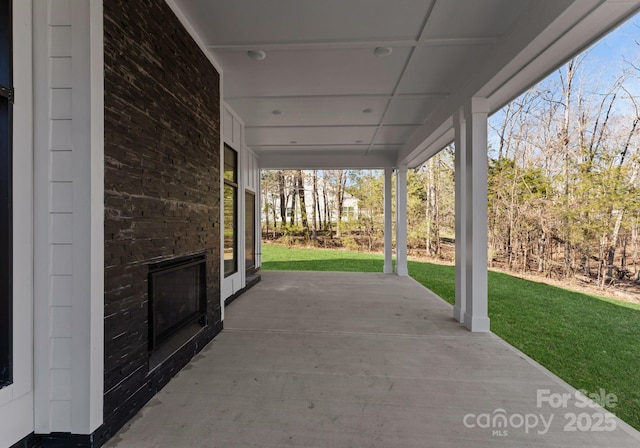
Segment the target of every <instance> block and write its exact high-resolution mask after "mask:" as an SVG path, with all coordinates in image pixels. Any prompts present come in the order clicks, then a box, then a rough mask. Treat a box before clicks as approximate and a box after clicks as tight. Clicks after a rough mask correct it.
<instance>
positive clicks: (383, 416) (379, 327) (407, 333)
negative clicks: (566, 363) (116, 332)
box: [106, 272, 640, 448]
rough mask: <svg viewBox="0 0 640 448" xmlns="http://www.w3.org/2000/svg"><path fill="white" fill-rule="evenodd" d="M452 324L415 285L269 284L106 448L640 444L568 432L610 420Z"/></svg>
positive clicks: (329, 277)
mask: <svg viewBox="0 0 640 448" xmlns="http://www.w3.org/2000/svg"><path fill="white" fill-rule="evenodd" d="M451 313H452V309H451V306H450V305H449V304H447V303H446V302H444V301H443V300H442V299H440V298H438V297H437V296H435V295H434V294H433V293H431V292H430V291H428V290H426V289H425V288H424V287H423V286H421V285H420V284H418V283H417V282H415V281H414V280H413V279H411V278H402V277H398V276H390V275H384V274H364V273H363V274H354V273H348V274H347V273H319V272H264V273H263V280H262V282H261V283H260V284H258V285H257V286H256V287H254V288H253V289H251V290H250V291H248V292H247V293H245V294H244V295H243V296H241V297H240V298H239V299H238V300H236V301H235V302H234V303H233V304H232V305H231V306H230V307H229V308H228V309H227V314H226V322H225V329H224V331H223V332H222V333H221V334H220V335H219V336H218V337H217V338H216V339H215V340H214V341H213V342H212V343H210V344H209V345H208V346H207V347H205V348H204V349H203V351H202V352H201V353H200V354H199V355H198V356H196V357H195V358H194V359H193V360H192V362H191V363H190V364H188V365H187V366H186V367H185V368H184V369H183V370H182V371H181V372H180V374H178V375H177V376H176V377H175V378H174V379H173V380H171V382H170V383H169V384H168V385H167V386H166V387H165V388H164V389H163V390H162V391H161V392H160V393H158V395H157V396H156V397H155V398H153V399H152V400H151V401H150V402H149V403H148V404H147V405H146V406H145V407H144V408H143V409H142V411H140V412H139V413H138V414H137V416H136V417H134V418H133V419H132V420H131V422H130V423H128V424H127V425H126V426H125V427H124V428H123V429H122V430H121V431H120V432H119V433H118V434H117V435H116V436H115V437H114V438H113V439H111V440H110V441H109V442H108V443H107V445H106V446H108V447H121V448H122V447H132V446H135V447H157V446H175V447H248V446H259V447H283V446H292V447H320V446H322V447H391V446H392V447H398V448H400V447H416V448H418V447H419V448H424V447H427V446H429V447H453V446H455V447H474V448H478V447H489V446H492V447H493V446H509V447H531V446H536V447H603V446H615V447H621V448H622V447H635V446H637V445H638V443H639V442H640V434H639V433H638V432H637V431H635V430H634V429H632V428H630V427H629V426H628V425H626V424H625V423H624V422H622V421H620V420H618V419H617V418H613V417H612V418H611V420H609V419H607V420H608V423H607V424H608V425H610V426H613V425H615V429H612V430H602V431H595V430H594V431H592V430H587V431H580V430H578V431H574V432H571V431H566V430H565V426H566V425H571V423H570V418H568V417H566V415H565V414H568V413H575V415H580V414H581V413H585V412H586V413H588V415H589V416H590V418H591V416H593V415H605V413H606V412H605V411H604V410H603V409H602V408H599V407H598V408H586V409H584V408H580V407H578V406H579V405H580V401H579V400H578V399H576V398H575V395H574V393H575V391H574V389H572V388H571V387H570V386H568V385H567V384H565V383H563V382H562V381H561V380H560V379H558V378H557V377H556V376H555V375H553V374H551V373H550V372H548V371H547V370H546V369H544V368H543V367H541V366H540V365H539V364H537V363H535V362H534V361H532V360H531V359H529V358H528V357H526V356H525V355H523V354H522V353H520V352H519V351H518V350H516V349H514V348H513V347H511V346H510V345H508V344H507V343H505V342H504V341H503V340H501V339H500V338H498V337H497V336H495V335H493V334H491V333H482V334H478V333H472V332H469V331H467V330H466V329H465V328H464V327H463V326H461V325H460V324H459V323H458V322H457V321H455V320H454V319H452V318H451ZM556 393H558V394H561V393H565V394H566V393H569V394H571V395H570V396H571V398H570V399H568V400H567V403H566V407H565V406H564V405H560V406H558V407H551V406H550V404H549V403H550V402H551V403H552V404H554V405H555V404H556V403H554V402H553V400H546V401H545V400H544V399H543V400H542V401H543V402H542V403H540V406H538V394H542V395H541V396H542V397H554V396H555V395H552V394H556ZM487 415H488V417H486V416H487ZM496 415H504V416H506V420H504V421H502V420H500V419H497V420H496V419H495V418H496ZM483 416H484V417H483ZM519 416H522V418H523V419H524V422H525V423H524V425H526V422H528V425H529V426H528V428H527V427H526V426H523V421H522V420H520V417H519ZM542 419H544V422H546V423H544V422H543V420H542ZM594 421H595V419H594ZM612 422H614V423H612Z"/></svg>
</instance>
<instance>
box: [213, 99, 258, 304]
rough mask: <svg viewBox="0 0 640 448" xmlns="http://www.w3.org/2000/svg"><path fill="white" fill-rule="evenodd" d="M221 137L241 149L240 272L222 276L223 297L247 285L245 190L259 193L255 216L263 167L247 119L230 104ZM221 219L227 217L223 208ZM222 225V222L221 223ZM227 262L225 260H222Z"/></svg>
mask: <svg viewBox="0 0 640 448" xmlns="http://www.w3.org/2000/svg"><path fill="white" fill-rule="evenodd" d="M222 130H223V134H222V139H223V141H224V142H225V143H226V144H228V145H229V146H230V147H232V148H233V149H234V150H236V151H237V153H238V272H237V273H236V274H234V275H230V276H229V277H227V278H224V275H223V278H222V299H223V300H224V299H225V298H227V297H229V296H231V295H232V294H234V293H236V292H238V291H239V290H241V289H242V288H244V287H245V285H246V278H245V258H244V257H245V253H244V248H245V232H244V229H245V193H246V191H250V192H252V193H255V194H256V211H255V212H256V219H257V222H258V223H259V217H260V214H259V213H258V211H259V210H260V204H259V202H260V168H259V166H260V165H259V159H258V157H257V156H256V155H255V154H254V152H253V151H251V150H250V149H249V148H247V147H246V146H245V144H244V123H243V121H242V120H241V119H240V117H238V116H237V115H236V113H235V112H234V111H233V109H231V107H230V106H229V105H228V104H226V103H225V104H224V107H223V113H222ZM221 219H224V216H223V213H222V211H221ZM221 227H222V226H221ZM257 227H258V229H257V231H256V241H257V242H258V243H257V247H256V265H257V266H260V256H259V254H260V243H259V241H260V232H259V227H260V226H259V224H258V225H257ZM221 241H222V239H221ZM222 262H224V261H222Z"/></svg>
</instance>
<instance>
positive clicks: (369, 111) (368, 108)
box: [362, 107, 373, 114]
mask: <svg viewBox="0 0 640 448" xmlns="http://www.w3.org/2000/svg"><path fill="white" fill-rule="evenodd" d="M371 112H373V109H371V108H370V107H367V108H366V109H365V110H363V111H362V113H363V114H370V113H371Z"/></svg>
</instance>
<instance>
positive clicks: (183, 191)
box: [93, 0, 222, 446]
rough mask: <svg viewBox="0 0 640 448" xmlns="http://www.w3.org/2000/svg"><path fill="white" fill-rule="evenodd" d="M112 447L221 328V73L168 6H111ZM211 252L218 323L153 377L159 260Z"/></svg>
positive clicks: (108, 400)
mask: <svg viewBox="0 0 640 448" xmlns="http://www.w3.org/2000/svg"><path fill="white" fill-rule="evenodd" d="M104 63H105V98H104V100H105V180H104V182H105V198H104V199H105V297H104V299H105V308H104V314H105V320H104V326H105V328H104V331H105V359H104V361H105V371H104V424H103V426H102V427H101V428H100V429H99V430H98V431H96V434H95V440H94V441H93V443H94V444H95V445H97V446H99V445H101V444H102V443H103V442H104V441H105V440H106V439H107V438H109V437H110V436H111V435H113V434H114V432H115V431H117V430H118V429H119V428H120V427H121V426H122V425H123V424H124V423H125V422H126V421H127V420H128V419H130V418H131V417H132V416H133V415H134V414H135V413H136V412H137V411H138V410H139V409H140V408H141V407H142V405H143V404H144V403H145V402H146V401H148V400H149V399H150V398H151V397H152V396H153V395H154V394H155V393H156V392H157V391H158V390H159V389H160V388H162V387H163V386H164V385H165V384H166V383H167V382H168V381H169V379H170V378H171V377H172V376H173V375H175V373H177V371H178V370H179V369H180V368H181V367H182V366H184V365H185V364H186V363H188V362H189V360H190V359H191V358H192V357H193V355H195V354H196V353H197V352H198V351H199V350H201V349H202V347H203V346H204V345H205V344H206V343H207V342H209V341H210V340H211V339H212V338H213V337H214V336H215V335H216V334H217V333H218V332H219V331H220V330H221V329H222V322H221V319H220V314H221V313H220V280H219V279H220V227H219V217H220V208H219V207H220V172H219V168H220V157H219V156H220V152H219V151H220V98H219V75H218V73H217V72H216V70H215V69H214V67H213V66H212V65H211V64H210V62H209V61H208V59H207V58H206V56H205V55H204V54H203V53H202V51H201V50H200V48H199V47H198V46H197V44H196V43H195V42H194V41H193V40H192V38H191V37H190V36H189V34H188V33H187V31H186V30H185V29H184V28H183V26H182V25H181V24H180V22H179V20H178V19H177V18H176V16H175V15H174V14H173V12H172V11H171V9H170V8H169V6H167V4H166V2H165V1H164V0H104ZM201 250H206V251H207V257H206V263H207V288H208V291H207V307H208V325H207V326H206V327H204V328H203V330H202V331H201V332H200V333H199V335H198V336H197V337H196V338H195V340H194V341H193V342H192V343H190V344H188V345H187V346H186V347H183V348H182V349H181V350H180V351H179V352H178V353H176V354H175V355H174V356H173V357H172V358H171V359H169V360H168V361H167V362H165V363H163V364H162V365H161V366H160V367H158V368H157V369H155V370H153V371H152V372H151V373H149V351H148V326H147V312H148V307H147V274H148V266H147V265H148V263H150V262H157V261H161V260H166V259H171V258H175V257H177V256H181V255H186V254H190V253H194V252H197V251H201Z"/></svg>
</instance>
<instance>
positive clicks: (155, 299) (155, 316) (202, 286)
mask: <svg viewBox="0 0 640 448" xmlns="http://www.w3.org/2000/svg"><path fill="white" fill-rule="evenodd" d="M206 273H207V271H206V257H205V254H204V253H198V254H194V255H189V256H186V257H180V258H174V259H171V260H167V261H163V262H160V263H154V264H150V265H149V282H148V283H149V350H154V349H156V348H157V347H158V344H160V343H162V342H163V341H165V340H166V339H168V338H169V337H170V336H171V335H172V334H174V333H175V332H177V331H178V330H180V329H181V328H183V327H185V326H187V325H189V324H192V323H193V322H196V321H198V320H199V321H200V323H201V324H205V323H206V318H205V317H206V307H207V293H206V290H207V280H206Z"/></svg>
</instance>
